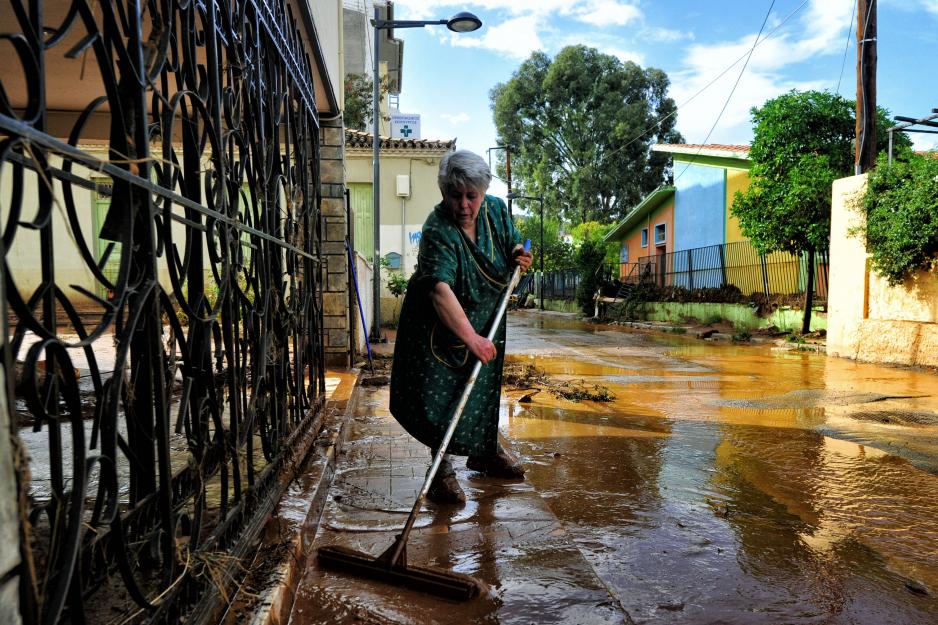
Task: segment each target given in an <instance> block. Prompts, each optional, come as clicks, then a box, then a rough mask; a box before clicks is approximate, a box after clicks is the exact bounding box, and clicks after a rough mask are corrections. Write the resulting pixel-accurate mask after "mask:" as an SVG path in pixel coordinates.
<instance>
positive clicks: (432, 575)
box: [317, 241, 531, 601]
mask: <svg viewBox="0 0 938 625" xmlns="http://www.w3.org/2000/svg"><path fill="white" fill-rule="evenodd" d="M530 247H531V242H530V241H526V242H525V244H524V251H525V252H527V251H528V250H529V249H530ZM520 275H521V268H520V267H515V271H514V273H513V274H512V275H511V281H510V282H509V283H508V289H507V290H506V291H505V295H504V296H503V297H502V301H501V304H500V305H499V307H498V311H497V312H496V313H495V318H494V319H493V321H492V325H491V327H490V328H489V332H488V335H487V337H486V338H488V340H490V341H494V340H495V333H496V332H498V326H499V324H501V322H502V317H504V316H505V310H506V309H507V308H508V300H509V298H510V297H511V292H512V291H514V289H515V286H516V285H517V284H518V278H519V276H520ZM481 369H482V362H481V361H480V360H476V363H475V366H474V367H473V368H472V373H471V374H470V375H469V380H468V382H466V386H465V388H463V392H462V395H461V396H460V397H459V401H458V402H457V403H456V407H455V409H454V410H453V416H452V417H451V418H450V422H449V426H448V427H447V428H446V432H445V433H444V434H443V440H442V441H441V442H440V446H439V448H438V449H437V452H436V454H435V455H434V456H433V463H432V464H431V465H430V469H429V471H427V477H426V479H424V482H423V487H422V488H421V489H420V493H419V494H418V495H417V501H415V502H414V507H413V508H412V509H411V511H410V515H409V516H408V517H407V522H406V523H405V524H404V529H403V530H402V531H401V533H400V534H398V535H397V538H396V539H395V540H394V542H393V543H392V544H391V546H390V547H388V548H387V549H386V550H385V551H384V553H382V554H381V555H379V556H377V557H374V556H371V555H369V554H367V553H362V552H361V551H355V550H354V549H350V548H348V547H343V546H341V545H329V546H326V547H320V548H319V550H318V552H317V556H318V560H319V564H320V565H321V566H324V567H327V568H331V569H335V570H338V571H345V572H349V573H353V574H356V575H360V576H362V577H369V578H372V579H377V580H379V581H384V582H388V583H391V584H397V585H400V586H405V587H408V588H412V589H414V590H421V591H424V592H429V593H431V594H435V595H439V596H441V597H446V598H447V599H454V600H457V601H466V600H468V599H472V598H473V597H476V596H478V595H479V594H481V593H482V591H483V589H484V587H485V585H484V584H483V583H482V582H481V581H479V580H477V579H475V578H474V577H471V576H469V575H464V574H462V573H455V572H453V571H447V570H445V569H439V568H434V567H427V566H415V565H413V564H408V563H407V539H408V538H409V537H410V532H411V530H412V529H413V528H414V522H415V521H416V520H417V515H418V514H419V513H420V508H421V507H422V506H423V502H424V500H425V499H426V497H427V491H429V490H430V484H431V483H432V482H433V478H434V477H436V472H437V470H439V468H440V464H441V463H442V462H443V455H444V454H445V453H446V448H447V447H449V442H450V439H452V438H453V433H454V432H455V431H456V426H457V425H459V419H460V418H461V417H462V413H463V410H465V408H466V402H467V401H468V400H469V395H470V393H472V387H473V386H475V383H476V378H478V377H479V371H481Z"/></svg>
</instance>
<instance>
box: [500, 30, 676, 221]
mask: <svg viewBox="0 0 938 625" xmlns="http://www.w3.org/2000/svg"><path fill="white" fill-rule="evenodd" d="M669 84H670V82H669V80H668V77H667V75H666V74H665V73H664V72H663V71H661V70H658V69H652V68H649V69H642V68H641V67H639V66H638V65H636V64H635V63H632V62H625V63H623V62H622V61H620V60H619V59H617V58H616V57H614V56H610V55H608V54H602V53H601V52H599V51H598V50H595V49H594V48H589V47H586V46H583V45H576V46H568V47H566V48H564V49H563V50H561V51H560V53H558V54H557V56H556V57H554V59H553V60H551V59H550V58H549V57H548V56H547V55H546V54H544V53H542V52H535V53H533V54H532V55H531V57H530V58H529V59H528V60H526V61H525V62H524V63H522V64H521V66H520V67H519V68H518V69H517V70H516V71H515V72H514V74H513V75H512V77H511V79H510V80H509V81H508V82H506V83H501V84H499V85H496V86H495V88H494V89H492V91H491V93H490V99H491V102H492V110H493V113H494V119H495V127H496V129H497V131H498V135H499V142H500V144H502V145H508V146H510V147H511V150H512V154H511V165H512V174H513V177H514V179H515V180H517V181H518V185H517V186H518V187H519V188H520V189H522V190H523V192H524V193H525V194H526V195H544V198H545V206H546V207H548V208H550V209H551V211H552V213H553V214H555V215H557V216H560V217H563V218H565V219H567V220H568V221H570V222H573V223H582V222H585V221H589V220H598V221H602V222H607V223H608V222H613V221H616V220H618V219H620V218H621V217H622V216H623V215H624V214H625V213H626V212H627V211H628V209H629V208H630V207H631V206H633V205H635V204H636V203H638V202H639V201H640V200H641V198H642V197H644V196H645V195H646V194H648V193H649V192H651V191H652V190H654V189H655V188H657V187H658V186H659V185H661V184H664V183H667V182H668V181H669V180H670V178H671V167H670V160H669V158H668V156H667V155H666V154H663V153H658V152H652V151H651V149H650V147H651V145H652V144H654V143H675V142H681V141H683V138H682V137H681V135H680V134H679V133H678V132H677V131H676V130H675V129H674V124H675V121H676V119H675V112H676V110H677V107H676V105H675V103H674V100H672V99H671V98H670V97H668V96H667V91H668V86H669Z"/></svg>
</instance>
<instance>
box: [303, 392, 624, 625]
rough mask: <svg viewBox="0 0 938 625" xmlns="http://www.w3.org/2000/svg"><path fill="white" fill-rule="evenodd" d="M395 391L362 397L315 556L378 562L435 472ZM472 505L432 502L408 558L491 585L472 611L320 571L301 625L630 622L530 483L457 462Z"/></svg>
mask: <svg viewBox="0 0 938 625" xmlns="http://www.w3.org/2000/svg"><path fill="white" fill-rule="evenodd" d="M387 404H388V389H387V387H380V388H363V389H360V390H359V398H358V402H357V406H356V408H355V409H354V411H353V415H352V419H351V421H350V422H349V423H348V424H347V427H348V428H349V432H348V440H347V441H346V443H345V444H344V445H343V446H342V448H343V449H344V454H343V456H342V458H341V459H340V461H339V462H338V463H337V468H336V474H335V478H334V481H333V485H332V488H331V490H330V492H329V496H328V503H327V504H326V508H325V511H324V512H323V516H322V519H321V521H320V531H319V533H318V535H317V537H316V540H315V544H314V548H316V547H319V546H323V545H344V546H347V547H351V548H353V549H356V550H358V551H362V552H365V553H368V554H371V555H378V554H380V553H381V552H382V551H384V549H386V548H387V547H388V546H389V545H390V544H391V543H392V542H393V541H394V538H395V536H396V535H397V533H398V532H399V531H400V528H401V527H402V526H403V524H404V521H405V520H406V517H407V515H408V513H409V512H410V510H411V507H412V505H413V502H414V500H415V499H416V498H417V493H418V490H419V489H420V487H421V485H422V483H423V478H424V474H425V472H426V469H427V467H428V466H429V464H430V460H431V458H430V455H429V453H428V452H427V449H426V447H424V446H423V445H421V444H420V443H417V442H416V441H415V440H414V439H413V438H411V437H410V436H409V435H408V434H407V433H406V432H404V430H403V429H402V428H401V427H400V426H399V425H398V424H397V422H396V421H394V419H393V418H392V417H391V416H390V414H389V413H388V412H387V408H386V407H387ZM456 469H457V472H458V475H459V479H460V482H461V483H462V485H463V488H464V489H465V491H466V494H467V497H468V502H467V504H466V505H465V506H464V507H459V506H452V505H444V506H437V505H434V504H432V503H431V504H428V505H427V506H426V507H425V508H424V510H423V511H422V513H421V515H420V517H418V520H417V522H416V524H415V529H414V531H413V533H412V534H411V537H410V540H409V542H408V545H407V552H408V561H409V562H411V563H413V564H418V565H421V566H432V567H438V568H442V569H446V570H451V571H456V572H459V573H464V574H467V575H471V576H473V577H475V578H477V579H478V580H480V581H481V582H483V584H485V585H486V587H487V592H486V593H485V594H484V595H483V596H482V597H480V598H477V599H473V600H470V601H468V602H465V603H455V602H452V601H448V600H445V599H438V598H434V597H432V596H429V595H426V594H422V593H418V592H414V591H411V590H407V589H404V588H398V587H395V586H392V585H389V584H385V583H381V582H377V581H371V580H367V579H361V578H358V577H354V576H351V575H348V574H343V573H336V572H332V571H327V570H320V569H319V568H318V567H317V566H316V563H315V560H313V561H312V562H311V563H310V566H309V568H308V569H307V573H306V576H305V577H304V578H303V580H302V581H301V582H300V585H299V587H298V589H297V591H296V601H295V604H294V607H293V612H292V615H291V619H290V622H291V623H293V624H294V625H300V624H303V625H312V624H320V623H322V624H326V623H329V624H332V623H335V624H345V623H440V624H444V623H446V624H448V623H452V624H469V623H525V624H528V623H584V624H596V625H601V624H607V623H608V624H613V623H629V622H630V621H629V620H628V617H627V615H626V614H625V613H624V612H623V611H622V609H621V606H619V605H618V603H617V602H616V600H615V599H614V597H612V596H611V595H610V593H609V591H608V590H607V589H606V587H605V585H604V583H603V582H602V581H601V580H600V579H599V578H598V577H597V576H596V574H595V572H594V571H593V569H592V567H591V566H590V564H589V563H588V562H587V560H586V559H585V558H584V557H583V555H582V553H581V552H580V550H579V549H578V548H577V546H576V545H574V544H573V542H572V541H571V540H570V539H569V537H568V536H567V533H566V531H565V530H564V528H563V527H562V526H561V524H560V523H559V522H558V520H557V518H556V517H555V516H554V514H553V513H552V512H551V511H550V510H549V509H548V507H547V506H546V505H545V503H544V501H543V499H542V498H541V497H540V496H539V495H538V494H537V492H536V491H535V490H534V488H532V486H531V485H530V484H529V483H526V482H508V481H505V480H495V479H488V478H483V477H482V476H480V475H479V474H477V473H475V472H473V471H469V470H468V469H466V467H465V461H464V459H463V460H462V461H460V462H457V463H456Z"/></svg>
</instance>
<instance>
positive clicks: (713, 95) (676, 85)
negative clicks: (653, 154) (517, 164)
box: [395, 0, 938, 194]
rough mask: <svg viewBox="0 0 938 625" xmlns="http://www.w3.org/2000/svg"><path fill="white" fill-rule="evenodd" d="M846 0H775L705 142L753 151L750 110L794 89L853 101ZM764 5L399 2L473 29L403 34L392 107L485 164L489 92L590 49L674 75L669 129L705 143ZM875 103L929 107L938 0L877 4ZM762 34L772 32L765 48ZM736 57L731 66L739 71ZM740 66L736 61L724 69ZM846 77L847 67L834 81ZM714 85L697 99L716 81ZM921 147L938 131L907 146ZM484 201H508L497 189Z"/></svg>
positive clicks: (936, 103) (599, 0) (936, 98)
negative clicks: (529, 64)
mask: <svg viewBox="0 0 938 625" xmlns="http://www.w3.org/2000/svg"><path fill="white" fill-rule="evenodd" d="M854 2H855V0H776V1H775V3H774V6H773V8H772V11H771V14H770V16H769V19H768V23H767V24H766V27H765V30H764V32H763V36H762V42H761V43H760V44H759V45H758V46H757V47H756V49H755V51H754V53H753V55H752V58H751V59H750V61H749V64H748V66H747V67H746V70H745V72H744V73H743V75H742V78H741V79H740V82H739V85H738V87H737V88H736V90H735V92H734V93H733V96H732V98H730V100H729V103H728V105H727V107H726V111H725V112H724V113H723V115H722V117H720V120H719V123H718V124H717V125H716V128H715V129H714V131H713V133H712V134H711V135H710V138H709V139H708V140H707V141H708V143H748V142H749V141H750V140H751V138H752V130H751V125H750V122H749V109H750V108H751V107H753V106H758V105H760V104H761V103H762V102H764V101H765V100H766V99H768V98H771V97H774V96H776V95H779V94H781V93H784V92H787V91H789V90H791V89H802V90H803V89H829V90H832V91H833V90H835V89H837V85H838V81H839V82H840V90H839V91H840V93H841V94H843V95H845V96H846V97H849V98H853V97H854V96H855V89H856V73H855V66H856V42H855V40H854V36H853V32H855V30H856V27H855V25H854V27H853V29H851V30H850V33H851V34H850V41H849V49H848V50H847V60H846V65H845V66H844V64H843V60H844V49H845V45H847V36H848V25H849V24H850V19H851V14H853V13H854V11H855V9H854V6H855V5H854ZM771 4H772V2H771V0H748V1H746V0H711V1H709V2H702V1H700V0H657V1H656V0H478V1H468V2H462V1H458V0H397V1H396V2H395V18H396V19H440V18H447V17H449V16H450V15H452V14H453V13H456V12H457V11H463V10H468V11H472V12H473V13H475V14H476V15H478V16H479V17H480V18H481V19H482V22H483V26H482V28H481V29H480V30H478V31H476V32H474V33H469V34H455V33H451V32H449V31H448V30H447V29H446V28H445V27H442V26H437V27H428V28H411V29H398V30H397V31H396V32H395V36H396V37H398V38H401V39H403V40H404V41H405V44H404V76H403V84H402V87H403V88H402V91H401V95H400V110H401V112H404V113H420V114H421V116H422V119H421V126H422V135H423V138H433V139H438V138H439V139H443V138H452V137H456V138H457V145H458V146H459V147H461V148H467V149H470V150H473V151H476V152H479V153H481V154H483V155H485V150H486V149H487V148H489V147H491V146H494V145H495V141H496V135H495V129H494V126H493V124H492V115H491V110H490V108H489V95H488V94H489V90H490V89H491V88H492V87H493V86H494V85H496V84H497V83H499V82H504V81H506V80H508V79H509V78H510V77H511V74H512V72H513V71H514V70H516V69H517V67H518V65H520V63H521V62H522V61H523V60H524V59H526V58H527V57H528V56H529V55H530V54H531V52H532V51H534V50H541V51H544V52H546V53H547V54H549V55H551V56H553V55H555V54H556V53H557V52H558V51H559V50H560V49H561V48H563V47H564V46H566V45H571V44H585V45H589V46H592V47H595V48H598V49H599V50H601V51H603V52H606V53H609V54H613V55H615V56H617V57H619V58H620V59H622V60H631V61H635V62H636V63H638V64H639V65H641V66H642V67H657V68H660V69H663V70H664V71H665V72H667V74H668V76H669V77H670V78H671V96H672V97H673V98H674V99H675V101H676V102H677V104H678V107H679V112H678V120H677V127H678V130H680V131H681V132H682V133H683V134H684V137H685V139H686V140H687V142H688V143H700V142H703V141H704V139H705V138H706V136H707V132H708V131H709V130H710V128H711V126H713V124H714V122H716V121H717V115H718V113H719V112H720V109H721V108H722V107H723V105H724V102H726V99H727V96H728V95H729V93H730V90H731V89H732V87H733V83H735V82H736V80H737V78H738V77H739V73H740V70H741V69H742V67H743V59H741V58H740V57H744V56H745V55H746V54H747V53H748V52H749V49H750V48H751V47H752V44H753V42H754V41H755V39H756V34H757V33H758V32H759V27H760V26H761V25H762V22H763V20H764V19H765V16H766V12H767V11H768V9H769V6H770V5H771ZM878 6H879V10H878V17H879V19H878V24H879V37H878V53H879V65H878V80H877V91H878V94H877V95H878V102H879V104H880V105H881V106H885V107H886V108H888V109H889V110H890V111H891V112H892V113H893V114H894V115H907V116H911V117H923V116H925V115H928V114H930V112H931V109H932V108H938V71H936V69H935V67H936V66H935V63H936V60H938V0H879V3H878ZM766 35H769V36H768V38H766ZM737 60H738V62H736V61H737ZM734 62H736V64H735V65H733V63H734ZM841 68H843V73H842V78H841ZM724 70H728V71H726V73H725V74H724V75H723V77H722V78H720V79H718V80H717V81H716V82H715V83H714V84H713V85H711V86H710V87H708V88H707V89H705V90H704V91H703V92H701V93H699V95H695V94H698V92H700V90H701V89H702V88H703V87H704V86H705V85H706V84H707V83H709V82H710V81H712V80H713V79H714V78H716V77H717V76H718V75H719V74H720V73H721V72H724ZM913 138H914V139H915V141H916V147H918V148H921V149H928V148H933V147H936V146H938V135H917V136H913ZM492 191H493V192H495V193H497V194H504V192H505V188H504V185H502V184H499V183H498V182H497V181H495V182H494V184H493V187H492Z"/></svg>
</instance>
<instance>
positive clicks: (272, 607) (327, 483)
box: [240, 371, 362, 625]
mask: <svg viewBox="0 0 938 625" xmlns="http://www.w3.org/2000/svg"><path fill="white" fill-rule="evenodd" d="M361 375H362V373H361V371H359V373H358V376H357V377H356V379H355V386H354V388H353V390H352V393H351V396H350V397H349V399H348V400H347V401H341V402H328V403H327V404H326V407H325V408H324V410H323V412H324V416H323V422H322V427H321V429H320V431H319V434H318V435H317V436H316V439H315V440H314V441H313V444H312V447H311V449H310V452H309V455H308V456H307V457H306V459H305V460H304V462H303V466H302V467H301V469H300V470H299V471H297V476H298V477H297V479H295V480H294V481H293V482H292V483H291V484H290V486H289V487H288V489H287V492H286V493H284V499H285V500H286V499H288V498H289V499H290V500H291V501H294V502H295V501H305V502H306V503H307V507H306V509H305V511H301V514H302V518H303V521H302V522H298V521H296V520H290V519H286V518H284V515H283V514H282V513H283V510H281V505H283V502H281V504H278V508H277V510H276V511H275V513H274V515H273V516H272V517H271V519H270V520H269V521H268V523H267V526H266V527H265V536H267V537H270V536H278V535H282V534H283V533H284V532H286V533H288V534H289V535H290V548H289V549H288V550H287V553H286V555H285V556H284V557H283V558H282V559H281V561H280V563H279V564H278V565H277V568H276V570H275V571H274V572H273V573H272V574H271V575H270V576H269V578H268V580H267V582H266V588H265V590H264V591H263V592H262V593H261V597H260V599H259V600H258V602H257V604H256V605H255V607H253V608H252V610H253V615H252V616H251V617H249V618H245V619H242V620H241V621H240V622H248V623H250V625H286V623H287V622H288V621H289V619H290V611H291V609H292V608H293V600H294V597H295V593H296V589H297V586H298V585H299V582H300V580H301V579H302V578H303V575H304V573H305V570H306V562H307V560H308V558H309V556H310V555H311V554H310V547H311V546H312V544H313V539H314V538H315V536H316V532H317V530H318V529H319V522H320V519H321V518H322V512H323V510H324V509H325V506H326V496H327V495H328V493H329V489H330V488H331V486H332V480H333V478H334V477H335V467H336V460H337V458H338V456H339V454H340V453H341V450H342V446H343V445H344V444H345V441H346V439H347V436H348V428H347V427H346V426H347V424H348V421H349V416H350V415H352V414H353V413H354V409H355V402H357V400H358V390H359V383H360V381H361ZM295 510H296V508H294V511H295Z"/></svg>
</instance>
